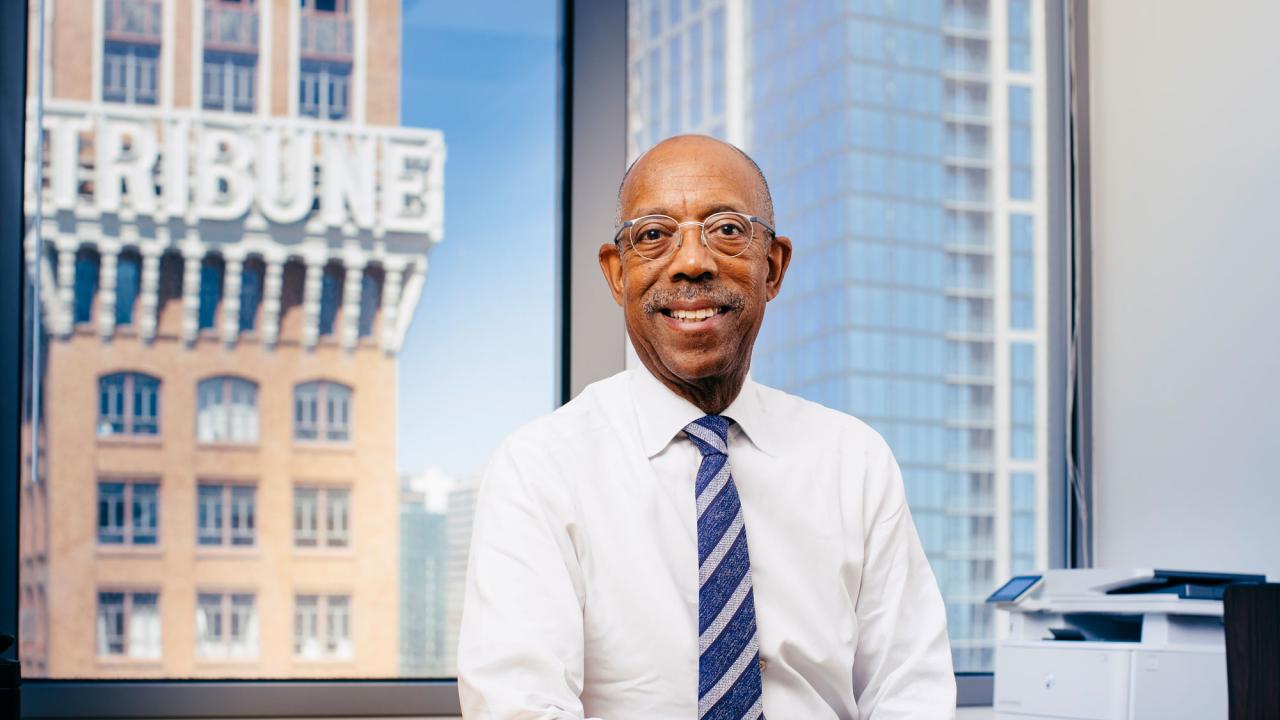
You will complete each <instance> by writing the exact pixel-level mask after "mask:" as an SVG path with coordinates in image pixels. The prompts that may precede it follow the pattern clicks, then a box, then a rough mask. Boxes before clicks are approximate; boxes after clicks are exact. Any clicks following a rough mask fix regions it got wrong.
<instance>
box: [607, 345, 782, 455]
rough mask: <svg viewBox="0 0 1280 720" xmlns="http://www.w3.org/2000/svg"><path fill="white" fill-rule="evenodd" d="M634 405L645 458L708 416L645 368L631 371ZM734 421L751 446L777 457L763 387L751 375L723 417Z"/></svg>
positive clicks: (629, 372) (656, 452)
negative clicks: (762, 393) (765, 410)
mask: <svg viewBox="0 0 1280 720" xmlns="http://www.w3.org/2000/svg"><path fill="white" fill-rule="evenodd" d="M628 374H629V375H630V376H631V382H630V388H631V399H632V403H633V404H634V406H635V408H636V419H637V420H638V421H639V424H640V442H641V445H642V446H643V447H644V452H645V455H647V456H648V457H653V456H654V455H657V454H658V453H660V452H662V450H663V449H664V448H666V447H667V445H668V444H669V443H670V442H671V440H672V438H674V437H675V436H676V435H678V434H679V433H680V432H681V431H682V430H684V427H685V426H686V425H688V424H689V423H691V422H693V421H694V420H697V419H698V418H700V417H702V416H703V415H705V414H706V413H704V412H702V410H700V409H698V406H696V405H694V404H693V403H691V402H689V401H688V400H686V399H684V398H682V397H680V396H679V395H677V394H675V393H674V392H672V391H671V390H670V388H668V387H667V386H666V385H663V384H662V382H661V381H659V380H658V379H657V378H656V377H654V376H653V374H652V373H650V372H649V370H648V368H645V367H643V366H641V367H637V368H632V369H631V370H629V371H628ZM720 414H721V415H723V416H724V417H727V418H730V419H732V420H733V421H734V422H735V423H737V425H738V427H740V428H742V431H743V432H744V433H746V435H747V438H748V439H749V440H751V443H752V444H753V445H755V446H756V447H758V448H760V450H762V451H763V452H764V453H765V454H766V455H773V454H774V453H773V451H772V447H771V443H772V442H773V439H774V435H775V434H774V433H773V432H772V428H770V426H769V419H768V417H767V416H766V415H765V413H764V409H763V408H762V407H761V403H760V386H759V385H757V384H756V382H755V381H754V380H752V379H751V376H750V375H748V376H747V378H746V380H745V381H743V383H742V389H741V390H739V391H738V396H737V397H736V398H734V399H733V402H731V403H729V407H727V408H725V410H724V412H722V413H720Z"/></svg>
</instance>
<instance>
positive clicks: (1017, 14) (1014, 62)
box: [1009, 0, 1031, 72]
mask: <svg viewBox="0 0 1280 720" xmlns="http://www.w3.org/2000/svg"><path fill="white" fill-rule="evenodd" d="M1009 69H1010V70H1012V71H1014V72H1031V2H1030V0H1009Z"/></svg>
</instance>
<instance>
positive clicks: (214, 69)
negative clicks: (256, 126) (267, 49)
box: [203, 50, 258, 113]
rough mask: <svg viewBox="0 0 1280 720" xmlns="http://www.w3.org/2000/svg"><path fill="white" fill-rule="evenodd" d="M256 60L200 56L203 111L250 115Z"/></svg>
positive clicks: (237, 56) (232, 55)
mask: <svg viewBox="0 0 1280 720" xmlns="http://www.w3.org/2000/svg"><path fill="white" fill-rule="evenodd" d="M257 76H258V56H257V55H248V54H245V53H233V52H217V51H213V50H206V51H205V53H204V78H203V85H204V109H206V110H222V111H224V112H242V113H251V112H253V110H254V98H255V97H256V96H255V91H254V84H255V81H256V78H257Z"/></svg>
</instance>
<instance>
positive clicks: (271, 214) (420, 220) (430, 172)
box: [27, 100, 445, 242]
mask: <svg viewBox="0 0 1280 720" xmlns="http://www.w3.org/2000/svg"><path fill="white" fill-rule="evenodd" d="M31 117H33V118H34V113H32V115H31ZM43 125H44V130H45V134H44V141H45V143H46V144H45V153H46V160H45V162H46V169H47V170H46V172H47V183H48V184H47V190H46V194H45V207H44V211H43V212H44V214H45V215H51V214H54V213H57V212H59V211H72V212H83V211H85V210H89V211H90V212H93V211H96V212H97V213H100V214H104V215H106V214H114V215H117V216H119V217H120V218H121V219H122V220H125V219H128V218H130V217H135V218H136V217H151V218H154V219H155V220H156V221H160V222H165V221H170V220H178V221H186V222H188V223H190V224H195V223H197V222H200V221H202V220H216V221H232V222H234V221H241V222H252V221H256V222H262V221H265V222H266V223H267V224H268V225H272V224H273V225H295V224H303V225H304V227H305V228H306V230H307V232H324V231H326V230H329V229H336V230H339V231H342V232H344V233H350V232H353V231H354V232H360V231H364V232H368V233H370V234H372V235H373V237H383V236H385V235H387V234H411V235H426V236H427V239H429V240H430V241H431V242H435V241H438V240H439V239H440V237H441V235H442V230H443V207H442V204H443V192H444V191H443V188H444V178H443V175H444V155H445V148H444V140H443V136H442V134H441V133H440V132H438V131H435V130H424V129H418V128H402V127H373V126H364V125H353V124H349V123H343V122H321V121H313V120H309V119H305V118H293V117H290V118H275V117H261V116H248V115H235V114H231V113H206V112H194V111H183V110H166V109H160V108H146V109H142V108H136V107H128V106H108V105H94V104H88V103H76V102H67V101H56V100H50V101H46V103H45V109H44V120H43ZM30 135H35V133H29V136H30ZM29 139H30V140H32V142H34V138H29ZM33 149H34V148H31V149H29V152H28V154H27V157H28V158H32V157H34V152H31V151H30V150H33ZM30 170H31V169H29V171H30ZM30 179H32V178H29V180H30ZM259 218H260V220H259Z"/></svg>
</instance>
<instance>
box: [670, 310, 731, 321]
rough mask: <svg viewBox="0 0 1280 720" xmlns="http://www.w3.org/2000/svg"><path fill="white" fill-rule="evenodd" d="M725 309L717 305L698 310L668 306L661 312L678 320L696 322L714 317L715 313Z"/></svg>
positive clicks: (717, 313)
mask: <svg viewBox="0 0 1280 720" xmlns="http://www.w3.org/2000/svg"><path fill="white" fill-rule="evenodd" d="M725 309H726V308H718V307H713V308H701V309H699V310H672V309H670V308H663V309H662V314H663V315H666V316H667V317H669V318H675V319H676V320H679V321H680V322H686V323H696V322H702V321H703V320H706V319H708V318H712V317H715V316H716V315H719V314H720V313H721V312H723V311H724V310H725Z"/></svg>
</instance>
